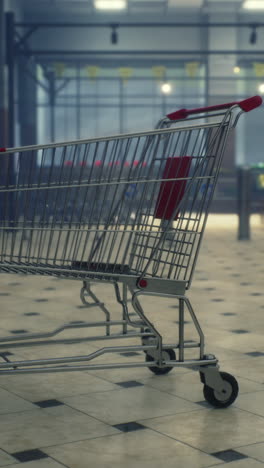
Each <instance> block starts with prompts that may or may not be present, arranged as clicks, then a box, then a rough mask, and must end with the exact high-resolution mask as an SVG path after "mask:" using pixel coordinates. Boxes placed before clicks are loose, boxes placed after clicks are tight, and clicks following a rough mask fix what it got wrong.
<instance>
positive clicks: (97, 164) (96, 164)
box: [94, 161, 102, 167]
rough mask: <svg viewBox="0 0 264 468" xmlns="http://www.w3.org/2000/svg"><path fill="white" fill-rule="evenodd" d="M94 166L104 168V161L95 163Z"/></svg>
mask: <svg viewBox="0 0 264 468" xmlns="http://www.w3.org/2000/svg"><path fill="white" fill-rule="evenodd" d="M94 165H95V166H96V167H99V166H102V161H95V163H94Z"/></svg>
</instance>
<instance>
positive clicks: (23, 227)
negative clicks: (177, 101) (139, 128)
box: [0, 96, 262, 407]
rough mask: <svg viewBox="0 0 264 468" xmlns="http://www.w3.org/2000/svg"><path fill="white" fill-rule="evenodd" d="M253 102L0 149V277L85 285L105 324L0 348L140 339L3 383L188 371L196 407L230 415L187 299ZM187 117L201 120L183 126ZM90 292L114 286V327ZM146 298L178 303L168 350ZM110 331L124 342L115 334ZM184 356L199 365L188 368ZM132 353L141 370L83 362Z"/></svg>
mask: <svg viewBox="0 0 264 468" xmlns="http://www.w3.org/2000/svg"><path fill="white" fill-rule="evenodd" d="M261 102H262V101H261V98H259V97H258V96H255V97H253V98H249V99H247V100H245V101H242V102H240V103H230V104H224V105H220V106H214V107H209V108H203V109H193V110H188V111H187V110H186V109H182V110H180V111H177V112H174V113H172V114H169V115H168V116H167V118H165V119H163V120H162V121H161V122H160V124H159V128H158V129H156V130H153V131H149V132H140V133H133V134H126V135H118V136H111V137H105V138H94V139H89V140H79V141H73V142H66V143H58V144H50V145H43V146H29V147H23V148H14V149H4V148H2V149H1V150H0V151H1V152H0V159H1V168H2V175H1V177H0V245H1V249H0V252H1V253H0V271H1V272H2V273H18V274H22V273H24V274H26V275H45V276H54V277H58V278H62V279H63V278H65V279H76V280H81V281H82V282H83V287H82V289H81V300H82V302H83V304H84V306H87V309H89V308H91V307H93V308H94V307H96V308H98V309H99V311H100V313H103V317H104V320H103V321H98V322H97V321H90V322H85V323H78V324H76V323H75V324H73V323H65V324H64V325H62V326H60V327H58V328H57V329H55V330H52V331H50V332H47V333H31V334H30V333H27V334H20V335H17V336H15V337H10V336H7V337H2V338H0V348H4V347H6V346H7V345H9V346H11V345H12V346H15V347H18V346H21V345H25V343H28V346H31V345H34V344H43V345H44V344H49V343H53V342H55V341H52V340H51V338H53V337H54V336H56V335H58V334H59V333H61V332H63V331H65V330H69V329H76V328H80V329H81V328H87V329H89V328H94V327H102V328H103V330H104V333H103V334H102V335H96V336H91V337H88V338H85V341H93V340H96V341H98V340H107V342H109V340H114V339H120V338H122V339H124V340H125V339H128V338H133V339H134V338H137V339H138V340H139V342H138V344H137V345H128V346H106V347H102V348H101V349H98V350H96V351H95V352H93V353H90V354H87V355H82V356H72V357H61V358H51V359H47V358H46V359H39V360H28V361H13V362H9V361H8V362H3V363H1V364H0V374H1V373H2V374H20V373H30V372H58V371H64V372H65V371H73V370H82V369H105V368H115V367H118V368H129V367H148V368H149V369H150V370H151V371H152V372H154V373H155V374H167V373H168V372H169V371H170V370H171V369H173V368H174V367H176V366H185V367H186V366H189V367H191V368H194V369H197V370H198V371H199V372H200V376H201V381H202V383H203V385H204V396H205V398H206V400H207V401H208V402H210V403H211V404H212V405H214V406H218V407H226V406H229V405H230V404H231V403H232V402H233V401H234V400H235V398H236V397H237V394H238V384H237V382H236V379H235V378H234V377H233V376H231V375H229V374H227V373H225V372H220V371H219V366H218V361H217V359H216V357H215V356H214V355H208V354H205V349H204V348H205V345H204V335H203V332H202V330H201V327H200V325H199V322H198V319H197V317H196V315H195V313H194V310H193V308H192V306H191V304H190V301H189V300H188V298H187V297H186V291H187V290H188V289H189V288H190V286H191V281H192V277H193V272H194V268H195V265H196V262H197V257H198V253H199V248H200V245H201V240H202V237H203V233H204V229H205V224H206V219H207V215H208V211H209V207H210V203H211V200H212V197H213V192H214V188H215V185H216V182H217V178H218V175H219V170H220V166H221V161H222V158H223V154H224V150H225V146H226V142H227V138H228V135H229V133H230V131H231V129H232V128H234V127H235V125H236V123H237V120H238V117H239V115H240V114H241V113H242V112H248V111H250V110H252V109H254V108H255V107H258V106H259V105H260V104H261ZM190 114H198V116H197V117H192V118H189V119H188V120H187V121H186V122H185V121H184V119H185V118H186V117H187V116H189V115H190ZM94 283H100V284H101V285H102V287H103V285H104V284H105V283H108V284H111V285H112V286H113V291H114V294H115V297H116V301H117V304H118V305H119V306H121V310H122V313H121V318H120V319H119V320H113V319H112V317H111V313H110V311H109V309H108V308H107V307H106V305H105V304H104V303H103V302H101V301H100V299H99V298H98V297H97V296H96V294H95V292H94V290H93V284H94ZM148 295H150V296H159V297H161V298H163V297H172V298H175V299H177V301H178V302H179V325H178V336H177V341H176V343H174V344H165V343H164V342H163V336H162V334H161V333H160V331H159V330H158V329H157V327H156V326H154V324H153V323H152V322H151V321H150V320H149V318H148V316H147V314H146V313H145V311H144V310H143V307H142V303H141V302H140V300H141V298H142V296H148ZM130 297H131V304H130V302H129V298H130ZM185 311H188V313H189V314H190V317H191V320H192V322H193V324H194V327H195V329H196V333H197V341H196V342H190V341H187V340H185V330H184V316H185ZM132 312H133V314H132ZM163 313H165V312H163ZM135 315H136V318H135ZM117 326H118V327H119V330H120V331H119V332H118V333H116V332H115V333H113V327H117ZM83 340H84V338H77V339H76V338H74V342H81V341H83ZM68 341H69V339H68V340H67V339H62V340H57V342H58V343H59V342H60V343H67V342H68ZM71 341H72V340H71ZM192 348H193V352H195V350H196V353H197V356H196V357H194V358H192V359H186V350H190V349H192ZM135 351H137V352H139V351H141V352H142V355H143V356H145V361H141V362H132V363H126V362H124V363H110V364H109V363H105V364H99V363H96V362H95V364H91V363H90V361H94V360H95V361H96V358H98V357H99V356H101V355H104V354H106V353H115V352H117V353H121V352H122V353H124V352H126V353H132V352H135Z"/></svg>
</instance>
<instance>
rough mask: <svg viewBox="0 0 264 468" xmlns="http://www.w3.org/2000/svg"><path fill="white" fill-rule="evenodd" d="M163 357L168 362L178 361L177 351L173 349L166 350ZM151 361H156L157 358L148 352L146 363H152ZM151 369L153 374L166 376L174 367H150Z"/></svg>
mask: <svg viewBox="0 0 264 468" xmlns="http://www.w3.org/2000/svg"><path fill="white" fill-rule="evenodd" d="M162 357H163V359H164V360H166V361H167V360H170V361H176V354H175V351H174V350H173V349H172V348H169V349H164V350H163V351H162ZM150 361H155V358H154V357H153V356H151V355H150V354H148V352H147V351H146V362H150ZM149 369H150V370H151V372H153V374H156V375H165V374H168V373H169V372H170V371H171V370H172V369H173V366H171V367H169V366H168V367H158V366H153V367H149Z"/></svg>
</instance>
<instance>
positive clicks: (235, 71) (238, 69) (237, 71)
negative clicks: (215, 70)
mask: <svg viewBox="0 0 264 468" xmlns="http://www.w3.org/2000/svg"><path fill="white" fill-rule="evenodd" d="M240 70H241V68H240V67H238V66H236V67H234V68H233V72H234V73H240Z"/></svg>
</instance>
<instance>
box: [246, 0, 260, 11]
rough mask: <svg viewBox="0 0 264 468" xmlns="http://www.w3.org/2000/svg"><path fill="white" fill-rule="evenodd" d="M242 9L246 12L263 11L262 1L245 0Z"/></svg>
mask: <svg viewBox="0 0 264 468" xmlns="http://www.w3.org/2000/svg"><path fill="white" fill-rule="evenodd" d="M243 8H245V9H246V10H264V1H263V0H245V2H244V3H243Z"/></svg>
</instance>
